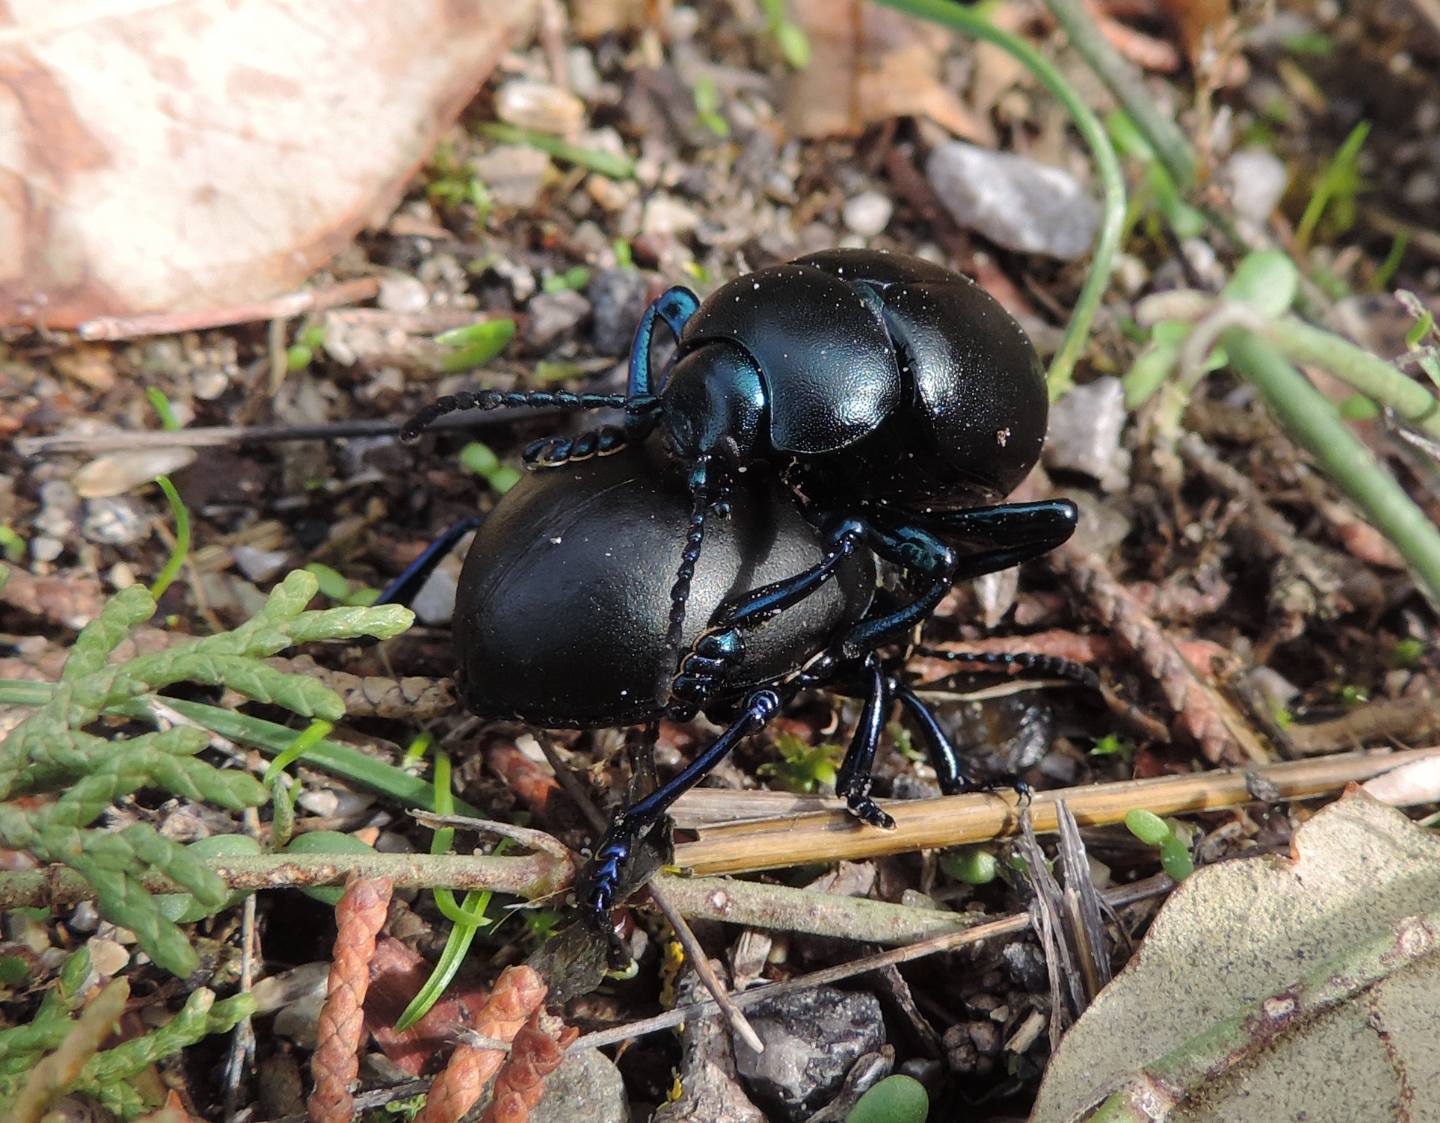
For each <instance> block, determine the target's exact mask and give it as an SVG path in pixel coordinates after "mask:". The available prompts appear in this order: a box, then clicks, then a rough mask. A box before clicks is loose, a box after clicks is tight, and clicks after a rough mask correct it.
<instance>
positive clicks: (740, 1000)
mask: <svg viewBox="0 0 1440 1123" xmlns="http://www.w3.org/2000/svg"><path fill="white" fill-rule="evenodd" d="M1174 885H1175V883H1174V882H1173V881H1171V880H1170V878H1169V877H1167V876H1165V875H1164V874H1158V875H1156V876H1155V877H1150V878H1146V879H1145V880H1144V881H1137V882H1135V883H1134V884H1132V885H1123V886H1119V887H1117V888H1115V889H1109V890H1107V891H1106V892H1105V893H1104V898H1105V901H1106V903H1107V904H1109V905H1110V906H1111V907H1112V908H1121V907H1124V906H1125V905H1131V904H1134V903H1135V902H1137V901H1143V900H1146V899H1147V898H1150V897H1158V896H1160V895H1161V894H1163V893H1168V892H1169V891H1170V890H1171V889H1172V888H1174ZM1028 927H1030V915H1029V914H1028V913H1014V914H1012V915H1010V916H1007V917H1003V918H1002V919H1000V920H992V921H990V922H989V923H986V924H977V925H976V926H975V927H973V928H970V929H968V930H966V931H964V932H954V933H950V934H948V935H944V936H936V937H935V938H934V939H930V940H922V941H921V942H920V943H916V944H910V945H909V946H907V947H902V948H894V949H892V950H890V951H882V952H879V953H877V954H875V955H868V956H865V957H864V958H863V959H855V960H851V961H850V962H849V963H841V964H839V965H837V966H835V967H826V968H824V969H823V970H820V971H812V972H811V973H810V974H808V975H801V976H800V977H799V978H796V979H789V980H786V981H785V982H783V983H770V984H768V985H765V986H755V987H751V988H750V989H749V990H747V991H745V992H744V993H742V994H737V995H736V996H735V998H734V1001H735V1004H736V1005H737V1006H742V1007H745V1006H753V1005H755V1003H757V1002H765V1001H768V1000H769V999H772V998H778V997H780V996H781V995H785V994H794V993H795V992H796V991H802V990H812V989H814V988H815V987H818V986H825V985H827V984H829V983H837V982H840V981H841V980H843V979H852V978H854V977H855V976H856V975H863V974H865V973H866V972H867V971H878V970H880V969H882V968H884V967H890V966H894V965H898V964H901V963H909V962H911V961H913V960H916V959H923V958H924V957H925V956H927V955H935V954H937V953H938V952H942V951H955V950H956V949H957V948H962V947H968V946H970V945H971V944H978V943H981V942H982V941H984V940H989V939H993V938H994V937H996V936H1013V935H1015V934H1016V933H1017V932H1023V931H1025V929H1026V928H1028ZM719 1012H720V1009H719V1007H718V1006H716V1005H715V1003H713V1002H701V1003H696V1004H695V1005H693V1006H682V1007H679V1008H677V1009H674V1010H669V1011H666V1012H665V1013H664V1014H658V1015H656V1016H655V1017H653V1018H645V1019H643V1020H641V1021H638V1022H630V1023H628V1024H627V1025H623V1026H616V1027H615V1028H614V1029H606V1030H600V1031H598V1032H596V1033H587V1034H585V1036H583V1037H581V1038H579V1039H578V1040H577V1041H576V1042H575V1043H574V1044H573V1045H571V1046H570V1049H571V1051H574V1052H578V1051H579V1050H581V1049H599V1048H602V1047H604V1046H606V1045H615V1044H617V1043H619V1042H621V1041H626V1040H628V1039H630V1038H632V1037H640V1036H643V1035H644V1034H647V1033H658V1032H659V1031H660V1030H664V1029H671V1028H673V1027H674V1026H677V1025H680V1024H681V1023H682V1022H687V1021H689V1020H691V1019H692V1018H713V1017H714V1016H715V1015H716V1014H717V1013H719Z"/></svg>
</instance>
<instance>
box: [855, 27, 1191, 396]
mask: <svg viewBox="0 0 1440 1123" xmlns="http://www.w3.org/2000/svg"><path fill="white" fill-rule="evenodd" d="M878 2H879V3H880V4H883V5H884V6H886V7H889V8H895V9H897V10H899V11H902V12H905V13H907V14H909V15H912V16H917V17H918V18H920V19H926V20H929V21H930V22H932V23H938V24H942V25H943V26H945V27H949V28H951V29H952V30H954V31H958V32H960V33H961V34H963V35H969V36H971V37H972V38H975V39H982V40H984V41H985V42H987V43H993V44H994V45H995V46H997V47H999V48H1000V49H1001V50H1002V51H1005V52H1006V53H1007V54H1009V55H1011V56H1013V57H1014V58H1015V59H1016V61H1018V62H1019V63H1020V64H1021V65H1022V66H1024V67H1025V69H1027V70H1028V71H1030V73H1031V74H1033V75H1035V77H1036V78H1037V79H1038V80H1039V81H1040V83H1041V84H1042V85H1043V86H1044V87H1045V88H1046V89H1047V90H1049V91H1050V92H1051V93H1052V94H1054V95H1055V97H1056V99H1058V100H1059V102H1060V104H1061V105H1063V106H1064V107H1065V111H1066V112H1067V113H1069V114H1070V119H1071V120H1072V121H1073V122H1074V123H1075V128H1076V130H1077V131H1078V132H1079V133H1080V136H1081V137H1082V138H1083V139H1084V141H1085V143H1086V144H1087V145H1088V146H1089V148H1090V154H1091V156H1092V157H1094V160H1095V171H1096V174H1097V175H1098V176H1099V179H1100V185H1101V205H1102V208H1103V209H1102V214H1101V218H1100V230H1099V232H1098V233H1097V234H1096V237H1095V250H1094V253H1093V255H1092V258H1091V262H1090V272H1089V274H1088V275H1087V276H1086V278H1085V284H1084V286H1083V287H1082V288H1081V289H1080V295H1079V297H1078V298H1077V299H1076V301H1075V310H1074V312H1072V313H1071V315H1070V323H1069V324H1068V325H1067V326H1066V328H1065V338H1064V339H1063V340H1061V342H1060V349H1059V350H1058V351H1057V352H1056V353H1055V357H1054V358H1053V359H1052V360H1051V362H1050V372H1049V378H1050V397H1051V399H1052V400H1053V399H1055V398H1058V397H1060V396H1061V395H1062V394H1064V393H1065V391H1066V390H1068V389H1069V388H1070V385H1071V382H1072V376H1073V374H1074V370H1075V363H1076V362H1077V361H1078V360H1079V358H1080V352H1081V350H1082V349H1083V348H1084V346H1085V343H1086V341H1087V340H1088V338H1089V336H1090V324H1091V322H1092V321H1093V320H1094V319H1095V311H1096V309H1097V308H1099V306H1100V298H1101V297H1102V296H1103V295H1104V294H1105V290H1106V288H1107V287H1109V284H1110V272H1111V269H1112V268H1113V266H1114V262H1115V252H1116V251H1117V250H1118V249H1119V248H1120V238H1121V235H1122V234H1123V233H1124V230H1125V179H1124V176H1123V175H1121V172H1120V161H1119V160H1117V159H1116V158H1115V149H1114V148H1113V147H1111V145H1110V138H1109V137H1108V136H1107V135H1106V134H1105V127H1104V126H1103V125H1102V124H1101V123H1100V120H1099V118H1098V117H1096V116H1095V114H1094V113H1092V112H1091V111H1090V108H1089V106H1087V105H1086V104H1085V103H1084V102H1083V101H1082V100H1081V99H1080V95H1079V94H1078V93H1076V91H1075V88H1074V87H1073V86H1071V85H1070V83H1069V82H1067V81H1066V80H1065V79H1064V77H1063V76H1062V75H1061V74H1060V72H1059V71H1058V70H1056V69H1055V68H1054V67H1053V66H1051V65H1050V63H1049V62H1048V61H1047V60H1046V59H1045V58H1044V56H1043V55H1041V54H1040V53H1039V52H1037V51H1036V50H1035V48H1033V47H1032V46H1030V44H1029V43H1027V42H1025V40H1023V39H1021V38H1019V37H1018V36H1016V35H1012V34H1010V32H1008V31H1003V30H1001V29H1000V28H998V27H996V26H995V25H994V24H993V23H991V22H990V21H989V20H987V19H984V18H983V17H981V16H977V15H976V14H975V13H974V12H972V11H970V10H969V9H968V8H962V7H961V6H960V5H959V4H954V3H950V2H949V0H878ZM1178 182H1185V181H1183V180H1178Z"/></svg>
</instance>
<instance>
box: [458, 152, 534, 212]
mask: <svg viewBox="0 0 1440 1123" xmlns="http://www.w3.org/2000/svg"><path fill="white" fill-rule="evenodd" d="M470 167H471V170H472V171H474V173H475V174H476V175H478V176H479V177H480V178H481V179H482V180H484V181H485V186H486V188H487V189H488V190H489V192H490V198H491V199H492V200H494V201H495V202H496V203H498V204H499V205H500V206H502V207H515V208H516V209H518V210H524V209H526V208H529V207H533V206H534V205H535V204H536V203H537V202H539V200H540V190H541V188H542V187H544V185H545V175H546V173H547V172H548V171H549V170H550V157H549V156H547V155H545V153H543V152H541V151H540V150H539V149H537V148H528V147H524V146H522V145H518V144H499V145H496V146H495V147H494V148H492V149H491V150H490V151H489V152H486V153H485V154H484V155H482V156H477V157H476V158H475V159H473V160H472V161H470Z"/></svg>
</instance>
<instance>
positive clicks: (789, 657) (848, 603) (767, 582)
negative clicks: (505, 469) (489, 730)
mask: <svg viewBox="0 0 1440 1123" xmlns="http://www.w3.org/2000/svg"><path fill="white" fill-rule="evenodd" d="M687 484H688V481H687V479H686V477H685V475H684V474H683V473H681V472H679V471H677V470H676V467H675V465H674V463H673V460H671V458H670V457H669V456H668V455H667V454H666V453H665V452H664V450H662V449H659V448H657V447H656V446H655V445H654V444H653V443H648V444H641V445H628V446H626V447H625V448H623V449H621V450H619V451H618V454H617V455H614V456H608V457H605V458H597V459H591V460H588V461H585V462H573V463H571V464H570V465H569V466H567V467H566V468H565V469H562V470H558V471H554V472H540V473H531V474H528V475H527V476H526V477H525V478H524V479H522V480H521V482H520V483H519V484H518V485H517V486H516V487H515V488H514V489H513V490H512V491H511V492H509V493H508V494H507V495H506V496H505V497H504V498H503V499H501V501H500V502H499V503H498V504H497V505H496V507H495V509H494V510H493V511H492V512H491V513H490V514H489V516H487V517H486V518H485V519H484V521H483V523H482V524H481V528H480V531H479V533H477V534H476V536H475V540H474V542H473V543H472V545H471V547H470V551H469V554H468V555H467V557H466V560H465V566H464V570H463V572H462V574H461V577H460V582H459V588H458V594H457V598H456V604H455V614H454V619H453V630H454V637H455V645H456V650H457V654H458V656H459V664H460V665H459V673H458V676H457V677H458V681H459V685H460V692H461V697H462V699H463V700H464V702H465V705H466V706H467V708H469V709H470V710H471V711H472V712H473V713H475V714H477V715H479V716H481V717H485V718H495V719H513V720H518V721H523V722H526V723H528V724H531V725H537V726H543V727H551V728H555V727H569V728H598V727H606V726H614V725H625V724H632V723H638V722H645V721H652V720H655V719H658V718H659V717H661V716H662V714H663V713H664V712H665V711H664V707H663V706H662V705H661V704H660V703H659V702H657V700H656V699H655V697H654V695H653V693H652V691H651V685H652V684H653V682H654V680H655V675H656V673H657V670H660V669H663V668H664V667H665V665H666V663H667V661H668V659H669V653H668V650H667V647H666V644H665V642H664V638H665V631H666V621H667V616H668V609H669V603H670V598H669V576H668V571H667V568H666V567H662V566H657V565H656V564H655V560H656V558H657V557H661V558H663V557H666V556H668V555H669V552H670V547H671V544H672V543H673V542H674V540H675V537H676V535H678V534H683V533H684V531H685V529H686V527H687V525H688V523H689V515H690V499H689V491H688V486H687ZM733 500H734V508H733V513H732V515H731V516H730V517H729V518H726V519H723V520H719V521H717V523H716V525H715V528H714V530H713V532H712V534H711V536H710V537H709V539H708V545H707V548H706V550H705V552H704V554H703V556H702V557H701V558H700V559H699V560H698V562H697V564H696V569H695V574H694V578H693V580H692V582H691V590H690V599H691V606H692V609H693V611H692V612H691V613H690V614H689V619H690V621H691V622H689V623H687V625H686V626H685V632H684V637H683V638H684V639H685V640H686V641H687V642H690V641H693V640H695V639H697V638H698V637H699V635H700V634H701V633H702V631H703V630H704V628H705V624H704V622H705V621H713V620H716V619H725V618H729V617H733V615H734V613H735V612H736V610H737V607H738V606H742V605H744V604H747V603H753V602H754V601H755V600H756V598H757V597H758V598H761V599H763V598H765V597H767V596H769V595H771V593H772V591H773V590H774V589H775V588H777V587H784V586H787V585H788V584H789V583H790V581H789V579H790V578H791V577H792V576H793V575H794V574H795V573H797V572H805V571H807V570H809V569H811V568H812V567H814V566H816V565H817V564H819V563H820V562H821V561H822V560H823V559H824V558H825V557H826V556H827V547H826V543H825V540H824V538H823V537H822V535H821V534H820V532H819V531H818V530H817V529H816V527H815V526H814V525H812V523H811V522H810V521H809V520H807V518H806V517H805V516H806V512H805V510H804V509H803V507H802V506H801V504H800V503H799V502H798V501H797V499H796V498H795V496H794V495H793V494H791V493H790V491H789V490H788V489H787V488H786V487H785V486H784V485H783V483H782V482H781V481H780V480H779V478H778V477H777V476H776V474H775V473H774V472H773V471H772V470H770V469H769V468H768V467H767V466H765V465H759V466H757V467H755V468H752V469H751V470H750V471H747V472H745V473H744V474H743V475H740V476H739V477H738V478H737V480H736V483H735V485H734V490H733ZM1052 506H1056V507H1057V509H1058V513H1059V514H1060V515H1062V516H1063V515H1064V514H1066V511H1065V510H1063V508H1064V507H1065V506H1066V505H1065V504H1063V503H1060V504H1055V505H1052ZM459 533H460V530H459V529H458V528H457V530H456V531H455V532H454V533H452V534H451V535H449V536H447V538H446V539H442V540H441V541H440V542H438V543H436V545H435V546H434V547H432V549H431V550H430V551H427V553H426V555H424V556H423V557H422V559H420V561H418V562H417V563H416V564H415V565H414V566H412V567H411V568H410V569H409V570H407V572H406V574H404V575H402V577H401V578H400V579H399V581H397V582H396V583H395V584H394V585H392V586H391V587H390V589H388V590H387V591H386V592H385V593H384V594H382V599H383V600H396V599H403V597H404V595H405V591H406V589H413V588H414V587H415V586H416V583H417V582H418V581H419V580H420V579H421V578H422V577H423V575H424V573H425V572H427V571H428V569H429V568H430V563H431V562H433V561H434V560H436V559H437V558H438V557H439V556H440V554H441V553H442V552H443V551H444V550H447V549H448V548H449V547H450V546H451V545H453V540H454V538H455V537H457V536H458V534H459ZM831 572H833V575H834V579H833V580H831V581H828V582H826V583H825V584H823V585H822V586H821V587H819V588H817V589H816V590H815V591H814V593H813V595H811V596H808V597H806V598H804V599H803V600H801V601H799V602H797V603H796V604H794V605H793V606H791V607H790V609H789V610H787V611H782V612H776V613H774V614H772V615H770V616H768V617H766V618H765V619H764V620H762V621H755V622H753V623H752V624H751V626H750V627H749V628H748V630H747V642H746V644H745V646H744V651H743V654H741V655H739V656H738V657H737V658H736V659H735V661H734V662H733V663H732V664H731V665H730V667H729V669H728V674H727V675H726V676H725V678H724V680H723V684H721V685H719V686H718V687H717V689H716V690H715V691H714V692H713V693H712V694H711V695H710V696H709V698H708V699H707V702H706V712H707V716H709V717H711V718H712V719H713V720H715V721H717V722H720V723H722V724H723V725H724V727H725V728H724V730H723V732H721V733H720V735H719V736H718V737H716V739H715V740H714V742H713V743H712V744H710V745H709V746H707V747H706V748H705V749H704V750H703V751H701V752H700V753H698V754H697V755H696V757H695V758H694V760H692V761H691V762H690V763H689V764H688V765H687V766H686V767H685V768H684V769H683V770H682V771H681V772H679V773H678V774H677V775H675V776H674V777H673V778H672V779H670V780H669V781H668V782H666V783H665V784H663V785H662V786H660V787H659V788H657V789H656V790H655V791H654V792H653V793H651V794H649V795H647V796H646V797H644V798H643V799H640V800H638V801H637V802H635V803H633V804H631V805H630V806H628V807H625V808H623V809H622V810H621V811H619V812H618V813H617V815H616V817H615V819H614V820H613V822H612V823H611V826H610V828H609V830H608V831H607V832H606V833H605V835H604V837H603V838H602V839H601V840H600V841H599V842H598V843H597V845H596V847H595V852H594V857H593V858H592V859H591V861H590V862H589V864H588V865H587V867H586V869H585V870H584V872H583V874H582V876H581V878H580V879H579V882H578V884H577V893H576V896H577V899H578V903H579V905H580V908H581V911H582V915H584V917H585V918H586V920H587V922H589V923H590V924H592V925H593V926H595V927H596V928H597V929H598V930H601V931H608V924H607V919H608V915H609V909H610V907H611V906H612V905H613V904H615V903H616V902H617V901H618V899H619V892H620V886H621V884H622V876H623V871H624V867H625V864H626V861H627V859H628V858H629V857H630V855H631V852H632V850H633V848H634V845H635V843H636V841H637V840H638V839H639V838H640V837H641V836H642V835H643V834H644V833H645V832H646V831H647V830H648V829H649V828H650V827H651V826H653V825H654V824H656V823H658V822H660V821H661V820H662V819H663V817H664V814H665V812H666V810H667V809H668V808H669V807H670V805H671V804H672V803H673V802H674V801H675V800H676V799H677V798H678V797H679V796H680V794H681V793H683V792H684V791H686V790H688V789H689V788H690V787H692V786H693V785H694V784H696V783H697V782H698V781H699V780H701V779H702V778H703V777H704V776H705V775H706V774H707V773H709V772H710V771H711V769H713V768H714V767H715V766H716V765H717V764H718V763H719V762H720V761H721V760H722V759H724V757H725V756H726V754H728V753H729V752H730V750H731V749H733V748H734V747H735V745H736V744H737V743H738V742H739V741H741V740H742V739H743V738H745V737H746V736H749V735H751V734H754V733H757V732H758V731H759V730H761V729H762V728H763V727H764V726H765V724H766V723H767V722H768V721H769V720H770V719H771V718H772V717H774V716H775V715H776V714H777V713H778V712H779V710H780V709H781V707H782V706H783V705H784V703H785V702H787V701H788V700H789V699H790V698H792V697H793V696H794V695H795V694H797V693H798V692H800V691H802V690H807V689H817V688H822V689H829V690H832V691H835V692H837V693H841V694H845V695H849V696H853V697H857V698H859V699H861V700H862V706H861V714H860V719H859V721H858V723H857V725H856V728H855V731H854V734H853V736H852V739H851V742H850V747H849V751H848V752H847V753H846V755H845V759H844V762H843V764H842V766H841V768H840V771H839V774H838V777H837V780H836V792H837V794H838V795H840V796H841V797H843V798H844V799H845V800H846V802H847V805H848V806H849V807H850V809H851V810H852V811H853V812H854V813H855V814H856V815H857V816H858V817H859V818H861V819H862V820H864V821H865V822H866V823H869V824H871V825H873V826H879V827H890V826H893V825H894V822H893V820H892V819H891V818H890V816H889V815H887V814H886V813H885V812H884V811H883V810H881V808H880V807H879V806H878V805H877V804H876V803H875V801H874V800H873V799H872V798H871V797H870V786H871V780H870V772H871V768H872V766H873V764H874V760H875V754H876V749H877V746H878V744H879V739H880V734H881V731H882V729H883V728H884V725H885V722H886V720H887V717H888V715H889V711H890V709H891V707H892V703H895V702H898V703H899V704H900V705H901V707H902V709H903V710H904V711H905V713H906V714H907V716H908V717H909V718H910V720H911V722H912V723H913V725H914V726H915V727H916V729H917V732H918V733H919V735H920V738H921V741H922V743H923V744H924V745H925V746H926V748H927V750H928V753H929V756H930V759H931V762H932V764H933V765H934V767H935V770H936V773H937V776H938V778H939V781H940V786H941V788H942V789H943V790H944V791H946V792H956V791H960V790H962V789H964V788H966V787H967V786H969V784H970V781H969V779H968V777H967V776H966V774H965V772H964V771H963V769H962V766H961V763H960V757H959V754H958V752H957V751H956V748H955V746H954V745H953V744H952V743H951V741H950V740H949V738H948V737H947V736H946V734H945V732H944V730H943V729H942V728H941V725H940V723H939V722H938V721H937V720H936V718H935V716H934V714H932V713H931V711H930V710H929V708H928V707H927V706H926V705H925V703H924V702H923V701H921V699H920V698H919V697H918V696H917V695H916V694H915V692H914V690H913V689H912V688H911V686H910V685H909V684H908V683H907V681H906V679H905V677H904V674H903V663H904V653H898V654H896V655H894V656H891V657H889V658H886V659H882V658H881V657H880V656H879V655H878V654H877V653H876V652H875V651H873V650H872V651H868V652H865V653H863V654H861V655H858V656H855V657H846V656H845V655H843V654H842V653H840V652H839V650H838V649H837V648H836V647H835V645H836V643H837V641H838V640H839V638H840V637H842V636H844V635H846V634H848V633H849V632H851V631H853V630H854V629H855V627H856V626H857V625H858V624H860V623H861V622H862V621H864V620H866V619H867V618H870V617H872V616H873V615H874V614H875V613H877V612H879V613H883V612H885V611H886V606H885V602H886V598H887V597H888V596H890V595H891V594H889V593H887V592H886V591H885V590H883V589H877V583H876V576H877V566H876V559H875V557H874V555H873V554H872V553H871V552H870V551H869V550H868V549H866V548H864V547H863V546H862V547H861V548H859V549H857V550H854V551H852V552H851V553H849V554H848V555H846V556H845V557H844V558H843V559H842V560H841V561H839V562H838V563H837V564H836V565H835V566H834V567H833V570H832V571H831ZM934 654H946V653H939V652H936V653H934ZM950 657H951V658H963V659H966V661H972V662H973V661H983V662H1001V661H1003V662H1019V663H1023V664H1028V665H1030V666H1033V667H1037V668H1039V669H1042V670H1047V671H1050V672H1059V673H1062V674H1070V675H1072V676H1073V675H1074V674H1075V673H1076V672H1075V669H1074V668H1073V665H1070V666H1066V665H1063V664H1062V663H1061V662H1060V661H1057V660H1053V659H1048V658H1045V657H1036V656H1025V655H1015V656H1003V655H1002V656H987V655H973V656H955V655H950ZM1080 674H1081V675H1082V676H1083V675H1084V674H1085V672H1084V671H1083V669H1082V670H1081V671H1080Z"/></svg>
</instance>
